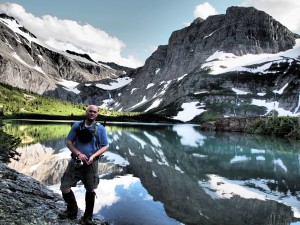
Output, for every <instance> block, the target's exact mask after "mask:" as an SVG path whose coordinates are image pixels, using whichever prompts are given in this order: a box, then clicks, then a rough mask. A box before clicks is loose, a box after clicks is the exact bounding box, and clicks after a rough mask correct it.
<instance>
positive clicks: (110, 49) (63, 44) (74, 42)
mask: <svg viewBox="0 0 300 225" xmlns="http://www.w3.org/2000/svg"><path fill="white" fill-rule="evenodd" d="M0 11H2V12H4V13H6V14H7V15H9V16H12V17H14V18H15V19H16V20H18V21H19V23H20V24H22V25H23V26H24V27H26V28H27V29H28V30H29V31H30V32H32V33H33V34H34V35H36V36H37V37H38V38H39V39H40V40H41V41H43V42H44V43H45V44H47V45H49V46H50V47H52V48H54V49H57V50H67V49H68V50H71V51H76V52H78V53H86V54H89V55H90V56H91V57H92V58H93V59H94V60H95V61H104V62H115V63H117V64H120V65H124V66H128V67H138V66H141V65H142V63H141V62H140V61H139V60H138V59H136V58H135V57H134V56H131V55H129V56H128V57H127V58H124V57H122V56H121V52H122V50H123V49H124V48H125V47H126V45H125V44H124V43H123V42H122V41H121V40H119V39H118V38H117V37H113V36H110V35H109V34H108V33H106V32H105V31H103V30H100V29H98V28H95V27H93V26H91V25H90V24H80V23H78V22H76V21H72V20H66V19H59V18H57V17H53V16H50V15H44V16H42V17H36V16H34V15H33V14H31V13H28V12H26V10H25V9H24V8H23V7H22V6H21V5H18V4H12V3H4V4H0Z"/></svg>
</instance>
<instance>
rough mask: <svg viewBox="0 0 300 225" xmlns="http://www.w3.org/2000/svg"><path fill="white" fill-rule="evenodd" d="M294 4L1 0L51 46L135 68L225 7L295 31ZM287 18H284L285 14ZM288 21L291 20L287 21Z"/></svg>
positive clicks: (0, 6) (1, 6)
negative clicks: (258, 13) (265, 16)
mask: <svg viewBox="0 0 300 225" xmlns="http://www.w3.org/2000/svg"><path fill="white" fill-rule="evenodd" d="M299 2H300V1H299V0H210V1H200V0H151V1H149V0H148V1H146V0H86V1H82V0H80V1H79V0H51V1H49V0H38V1H37V0H15V1H3V0H0V12H4V13H6V14H8V15H10V16H13V17H15V18H16V19H17V20H18V21H19V22H20V23H21V24H22V25H24V26H25V27H26V28H27V29H28V30H30V31H31V32H32V33H34V34H35V35H36V36H37V37H38V38H39V39H41V40H43V41H44V42H45V43H46V44H48V45H49V46H51V47H54V48H56V49H60V50H66V49H70V50H74V51H77V52H82V53H88V54H90V55H91V56H92V58H94V59H96V60H101V61H114V62H116V63H118V64H121V65H127V66H130V67H137V66H141V65H143V63H144V61H145V60H146V59H147V58H148V57H149V56H150V55H151V53H152V52H153V51H154V50H155V49H156V48H157V46H158V45H165V44H167V43H168V39H169V37H170V35H171V33H172V32H173V31H175V30H178V29H182V28H184V27H185V26H187V25H188V24H189V23H191V22H192V21H193V20H194V19H195V18H196V17H198V16H200V17H202V18H204V19H205V18H206V17H207V16H208V15H213V14H224V13H225V12H226V9H227V8H228V7H230V6H234V5H235V6H254V7H256V8H257V9H260V10H263V11H266V12H267V13H269V14H270V15H271V16H273V17H274V18H275V19H277V20H279V21H280V22H281V23H283V24H284V25H285V26H287V27H288V28H289V29H290V30H292V31H294V32H297V33H300V28H299V27H300V17H299V16H298V14H299V13H298V12H299V11H300V3H299ZM287 15H288V16H287ZM290 18H292V19H290Z"/></svg>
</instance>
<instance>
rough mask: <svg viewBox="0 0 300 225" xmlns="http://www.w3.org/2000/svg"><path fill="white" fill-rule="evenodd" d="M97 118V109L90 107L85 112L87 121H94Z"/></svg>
mask: <svg viewBox="0 0 300 225" xmlns="http://www.w3.org/2000/svg"><path fill="white" fill-rule="evenodd" d="M97 116H98V108H97V107H94V106H90V107H88V108H87V110H86V117H87V119H88V120H95V119H96V118H97Z"/></svg>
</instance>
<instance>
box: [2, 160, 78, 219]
mask: <svg viewBox="0 0 300 225" xmlns="http://www.w3.org/2000/svg"><path fill="white" fill-rule="evenodd" d="M0 177H1V180H0V218H1V222H0V223H1V224H65V225H67V224H79V223H78V221H72V220H60V219H58V218H57V215H58V213H59V212H61V211H62V210H64V209H65V204H64V201H63V199H62V197H60V196H59V195H58V194H55V193H53V192H52V191H50V190H49V189H47V188H46V186H44V185H43V184H41V183H40V182H38V181H37V180H35V179H33V178H31V177H27V176H25V175H23V174H21V173H18V172H17V171H15V170H13V169H10V168H9V167H7V166H6V165H5V164H3V163H2V162H0Z"/></svg>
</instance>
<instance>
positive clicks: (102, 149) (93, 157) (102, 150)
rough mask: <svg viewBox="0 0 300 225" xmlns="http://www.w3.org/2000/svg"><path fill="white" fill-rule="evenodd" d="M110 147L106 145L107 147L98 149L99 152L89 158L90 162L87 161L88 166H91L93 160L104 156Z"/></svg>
mask: <svg viewBox="0 0 300 225" xmlns="http://www.w3.org/2000/svg"><path fill="white" fill-rule="evenodd" d="M108 146H109V145H105V146H103V147H101V148H100V149H98V150H97V151H96V152H95V153H94V154H93V155H92V156H91V157H90V158H89V160H88V161H87V164H91V163H92V162H93V160H94V159H95V158H96V157H98V156H100V155H102V154H103V153H104V152H105V151H106V150H107V149H108Z"/></svg>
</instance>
